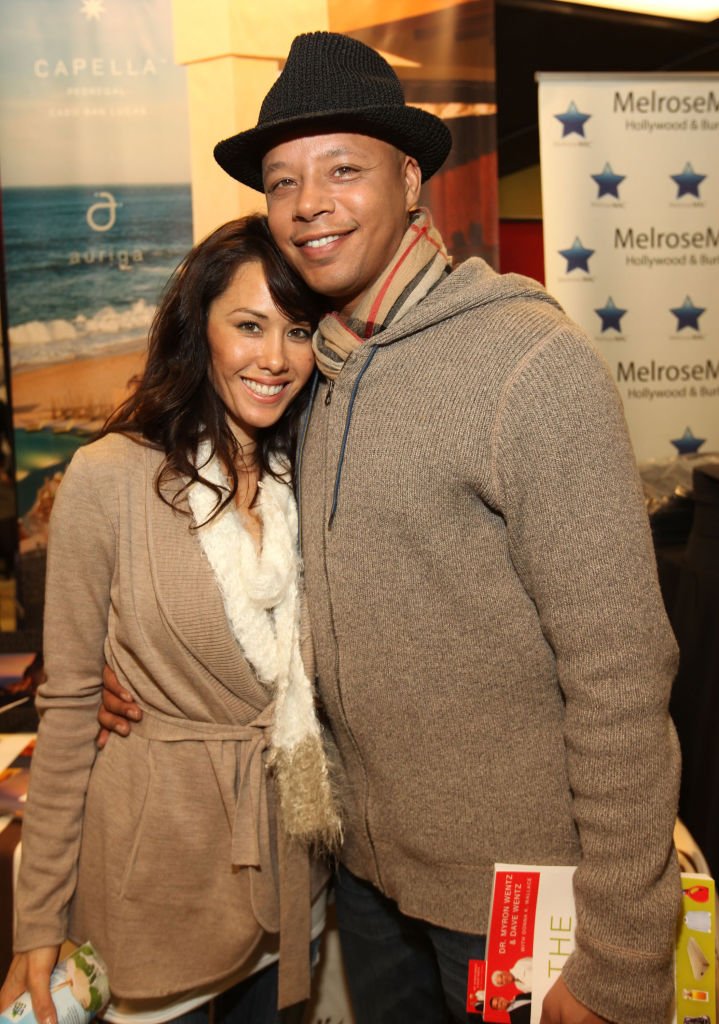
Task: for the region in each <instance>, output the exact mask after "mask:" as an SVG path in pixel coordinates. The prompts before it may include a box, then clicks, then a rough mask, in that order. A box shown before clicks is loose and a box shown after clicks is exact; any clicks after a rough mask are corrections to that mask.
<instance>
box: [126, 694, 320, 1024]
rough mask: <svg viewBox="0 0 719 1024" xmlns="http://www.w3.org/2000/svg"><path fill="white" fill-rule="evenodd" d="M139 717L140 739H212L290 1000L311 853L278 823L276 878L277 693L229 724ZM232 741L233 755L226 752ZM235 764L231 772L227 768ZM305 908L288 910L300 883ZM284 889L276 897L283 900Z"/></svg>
mask: <svg viewBox="0 0 719 1024" xmlns="http://www.w3.org/2000/svg"><path fill="white" fill-rule="evenodd" d="M142 710H143V717H142V720H141V721H140V722H138V723H136V724H133V727H132V731H133V733H134V734H135V735H136V736H139V737H142V738H143V739H147V740H153V741H159V742H162V743H181V742H188V741H192V742H195V743H197V742H200V743H204V744H205V746H206V747H207V751H208V754H209V756H210V759H211V762H212V766H213V769H214V772H215V775H216V777H217V784H218V787H219V789H220V793H221V796H222V800H223V802H224V805H225V810H226V812H227V815H228V819H229V820H230V821H231V822H232V832H231V847H230V849H231V857H232V864H233V865H234V866H236V867H244V868H250V869H256V870H254V871H252V872H251V892H252V897H253V900H252V902H253V906H252V911H253V913H254V915H255V918H256V919H257V922H258V924H259V925H260V926H261V927H262V928H263V929H264V930H265V931H269V932H277V931H279V933H280V976H279V990H280V994H279V1005H280V1008H282V1007H283V1006H288V1005H291V1004H292V1003H295V1002H299V1001H301V1000H302V999H305V998H307V996H308V995H309V985H310V972H309V949H308V946H309V904H310V892H309V884H310V883H309V861H308V855H307V853H306V851H305V850H304V849H301V848H300V847H299V846H298V844H296V843H293V842H292V841H291V840H289V839H288V838H287V837H286V836H285V834H284V833H283V831H282V829H281V827H280V828H278V836H277V846H278V861H279V879H275V876H274V872H273V862H272V854H271V839H270V815H269V807H268V800H267V779H266V766H265V761H264V758H263V754H264V752H265V750H267V749H268V747H269V745H270V729H271V727H272V724H273V720H274V712H275V704H274V701H273V702H272V703H270V704H268V705H267V707H266V708H264V709H263V710H262V711H261V712H260V714H259V715H258V716H257V718H255V719H253V721H252V722H249V723H248V724H247V725H224V724H216V723H214V722H196V721H190V720H188V719H181V718H173V717H172V716H170V715H165V714H163V713H161V712H158V711H156V710H155V709H148V708H147V707H144V706H143V708H142ZM227 744H230V745H231V746H232V747H233V748H234V750H235V759H232V760H230V762H229V763H228V759H227V758H226V756H225V754H226V749H227ZM228 769H231V772H228ZM300 887H304V891H303V893H302V905H303V910H304V907H305V906H306V913H304V912H299V913H296V912H295V913H292V914H288V913H287V908H288V907H289V905H290V903H291V902H292V900H291V899H289V896H290V894H291V893H292V892H296V891H297V889H298V888H300ZM278 895H279V900H278Z"/></svg>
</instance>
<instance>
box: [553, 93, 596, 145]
mask: <svg viewBox="0 0 719 1024" xmlns="http://www.w3.org/2000/svg"><path fill="white" fill-rule="evenodd" d="M554 116H555V117H556V119H557V120H558V121H559V122H560V123H561V125H562V138H564V137H565V136H566V135H571V134H572V133H574V134H575V135H581V136H582V138H584V124H585V122H586V121H588V120H589V118H590V117H591V116H592V115H591V114H580V112H579V111H578V110H577V104H576V103H575V102H574V100H572V102H571V103H570V104H569V106H568V107H567V109H566V110H565V112H564V113H563V114H555V115H554Z"/></svg>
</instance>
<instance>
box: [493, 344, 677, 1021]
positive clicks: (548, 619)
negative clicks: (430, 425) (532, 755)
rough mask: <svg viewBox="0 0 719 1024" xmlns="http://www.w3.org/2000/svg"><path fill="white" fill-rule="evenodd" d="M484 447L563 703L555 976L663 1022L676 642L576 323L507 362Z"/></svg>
mask: <svg viewBox="0 0 719 1024" xmlns="http://www.w3.org/2000/svg"><path fill="white" fill-rule="evenodd" d="M493 460H494V461H493V470H494V478H495V482H496V486H497V490H498V492H499V494H500V495H501V504H502V509H503V514H504V515H505V517H506V524H507V533H508V542H509V547H510V553H511V557H512V560H513V564H514V566H515V567H516V570H517V572H518V573H519V575H520V577H521V579H522V581H523V584H524V586H525V588H526V590H527V592H528V593H529V595H530V596H531V598H532V600H533V601H534V602H535V604H536V607H537V610H538V614H539V618H540V622H541V626H542V631H543V633H544V635H545V637H546V640H547V642H548V644H549V645H550V646H551V648H552V650H553V652H554V654H555V656H556V664H557V672H558V677H559V682H560V686H561V690H562V694H563V696H564V700H565V702H566V706H565V718H564V740H565V750H566V761H567V771H568V777H569V782H570V786H571V791H572V799H573V810H574V818H575V821H576V826H577V829H578V832H579V838H580V843H581V851H582V855H581V862H580V864H579V867H578V868H577V871H576V875H575V895H576V903H577V930H576V950H575V952H574V954H573V955H572V956H571V958H570V959H569V961H568V962H567V964H566V967H565V968H564V971H563V975H562V976H563V978H564V980H565V981H566V983H567V985H568V987H569V988H570V990H571V991H572V992H573V993H574V995H575V996H576V997H577V998H578V999H579V1000H580V1001H581V1002H583V1003H584V1004H585V1005H587V1006H589V1007H590V1008H591V1009H592V1010H594V1012H595V1013H597V1014H599V1015H601V1016H603V1017H606V1018H607V1020H609V1021H615V1022H619V1024H659V1022H661V1021H664V1020H665V1013H666V1010H667V1008H668V1005H669V1003H670V1000H671V997H672V988H673V976H672V975H673V972H672V950H673V940H674V931H675V923H676V920H677V913H678V906H679V898H680V887H679V882H678V868H677V865H676V860H675V856H674V853H673V848H672V830H673V825H674V820H675V815H676V810H677V792H678V779H679V754H678V744H677V740H676V735H675V732H674V728H673V726H672V724H671V721H670V718H669V715H668V700H669V693H670V687H671V684H672V680H673V677H674V673H675V670H676V663H677V652H676V646H675V643H674V639H673V636H672V634H671V631H670V628H669V626H668V623H667V620H666V616H665V613H664V609H663V604H662V600H661V595H660V592H659V588H658V584H657V578H656V570H655V564H654V556H653V551H652V547H651V539H650V533H649V529H648V523H647V519H646V514H645V511H644V506H643V503H642V500H641V493H640V487H639V481H638V477H637V473H636V469H635V465H634V460H633V455H632V451H631V446H630V443H629V440H628V436H627V431H626V427H625V423H624V417H623V413H622V409H621V404H620V400H619V397H618V395H617V393H616V389H615V387H614V385H613V382H612V381H611V379H610V375H609V372H608V370H607V369H606V367H605V365H604V363H603V361H602V360H601V359H600V358H599V357H598V356H597V355H596V354H595V353H594V351H593V350H592V349H591V348H590V346H589V345H588V344H587V343H585V341H584V340H583V339H581V338H578V337H576V336H574V335H573V334H572V333H571V329H567V328H566V327H563V328H561V329H560V330H559V331H558V332H557V333H555V334H554V336H552V337H550V338H549V339H547V340H545V341H544V342H542V343H541V344H540V345H539V346H537V347H536V348H534V349H532V350H531V352H529V354H528V355H526V356H525V358H524V359H523V361H522V362H521V363H520V364H519V365H518V366H517V368H516V369H515V371H514V374H513V376H512V378H511V379H510V380H509V382H508V384H507V386H506V388H505V391H504V394H503V396H502V401H501V403H500V406H499V409H498V415H497V422H496V430H495V434H494V448H493ZM537 814H538V815H541V814H542V809H541V807H538V808H537Z"/></svg>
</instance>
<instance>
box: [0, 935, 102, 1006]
mask: <svg viewBox="0 0 719 1024" xmlns="http://www.w3.org/2000/svg"><path fill="white" fill-rule="evenodd" d="M50 992H51V994H52V1001H53V1003H54V1004H55V1009H56V1010H57V1020H58V1024H88V1021H91V1020H92V1018H93V1017H94V1016H95V1014H97V1013H99V1012H100V1010H101V1009H102V1007H103V1006H104V1005H105V1003H107V1002H108V1001H109V999H110V986H109V984H108V979H107V968H106V967H105V965H104V963H103V962H102V960H101V959H100V957H99V956H98V955H97V953H96V952H95V950H94V949H93V948H92V946H91V945H90V943H89V942H86V943H85V945H83V946H80V947H79V948H78V949H76V950H75V951H74V953H71V954H70V956H69V957H68V958H67V959H66V960H63V961H62V962H61V963H59V964H58V965H57V967H56V968H55V970H54V971H53V972H52V976H51V978H50ZM6 1022H10V1024H19V1022H22V1024H37V1018H36V1016H35V1014H34V1013H33V1010H32V1003H31V1001H30V993H29V992H23V994H22V995H21V996H18V998H17V999H16V1000H15V1002H14V1003H13V1004H12V1006H9V1007H8V1008H7V1010H5V1012H4V1013H0V1024H6Z"/></svg>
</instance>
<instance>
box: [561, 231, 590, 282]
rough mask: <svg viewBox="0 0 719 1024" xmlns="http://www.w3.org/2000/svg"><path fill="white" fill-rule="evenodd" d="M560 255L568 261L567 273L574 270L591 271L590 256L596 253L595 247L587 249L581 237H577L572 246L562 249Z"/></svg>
mask: <svg viewBox="0 0 719 1024" xmlns="http://www.w3.org/2000/svg"><path fill="white" fill-rule="evenodd" d="M559 255H560V256H564V258H565V260H566V261H567V270H566V273H567V274H571V272H572V271H573V270H586V272H587V273H589V257H590V256H593V255H594V249H585V248H584V246H583V245H582V243H581V242H580V241H579V238H575V239H574V242H573V243H572V248H571V249H560V250H559Z"/></svg>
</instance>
